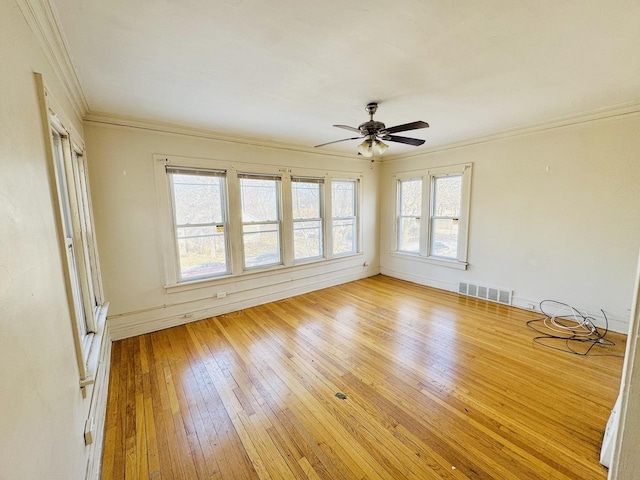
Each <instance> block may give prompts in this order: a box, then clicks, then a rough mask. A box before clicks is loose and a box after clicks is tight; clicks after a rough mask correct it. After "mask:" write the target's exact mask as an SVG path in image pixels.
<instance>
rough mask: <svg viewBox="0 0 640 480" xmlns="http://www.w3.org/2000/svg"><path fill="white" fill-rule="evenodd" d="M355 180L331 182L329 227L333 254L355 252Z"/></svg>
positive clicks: (356, 223) (356, 209) (356, 220)
mask: <svg viewBox="0 0 640 480" xmlns="http://www.w3.org/2000/svg"><path fill="white" fill-rule="evenodd" d="M357 212H358V206H357V181H355V180H333V181H332V182H331V227H332V247H333V252H332V253H333V255H348V254H352V253H356V252H357V231H358V217H357V214H358V213H357Z"/></svg>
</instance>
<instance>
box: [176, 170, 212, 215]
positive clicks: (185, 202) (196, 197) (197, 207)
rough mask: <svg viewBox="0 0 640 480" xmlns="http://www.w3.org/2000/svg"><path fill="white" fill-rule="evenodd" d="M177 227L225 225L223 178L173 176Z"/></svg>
mask: <svg viewBox="0 0 640 480" xmlns="http://www.w3.org/2000/svg"><path fill="white" fill-rule="evenodd" d="M171 176H172V179H173V202H174V208H175V215H176V225H197V224H202V223H224V215H223V212H222V205H223V203H222V182H223V180H224V179H223V177H211V176H205V175H183V174H171Z"/></svg>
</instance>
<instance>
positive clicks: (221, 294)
mask: <svg viewBox="0 0 640 480" xmlns="http://www.w3.org/2000/svg"><path fill="white" fill-rule="evenodd" d="M226 296H227V292H218V293H216V297H217V298H224V297H226Z"/></svg>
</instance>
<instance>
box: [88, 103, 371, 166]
mask: <svg viewBox="0 0 640 480" xmlns="http://www.w3.org/2000/svg"><path fill="white" fill-rule="evenodd" d="M84 121H85V124H90V123H93V124H96V125H108V126H113V127H126V128H135V129H139V130H147V131H152V132H158V133H168V134H173V135H184V136H189V137H196V138H204V139H208V140H218V141H221V142H228V143H236V144H241V145H250V146H254V147H262V148H273V149H278V150H289V151H293V152H302V153H310V154H313V155H322V156H329V157H333V158H336V157H339V158H347V159H349V160H358V161H362V162H366V163H371V161H372V159H371V158H363V157H362V156H358V155H355V154H352V155H349V154H340V153H336V152H323V151H320V150H317V149H314V148H313V147H307V146H305V145H298V144H292V143H285V142H275V141H272V140H264V139H260V138H254V137H244V136H240V135H230V134H227V133H220V132H215V131H212V130H206V129H201V128H194V127H185V126H182V125H176V124H171V123H162V122H155V121H152V120H142V119H139V118H132V117H126V116H120V115H114V114H110V113H94V112H91V113H88V114H86V115H85V117H84ZM375 160H376V161H377V160H379V159H377V158H376V159H375Z"/></svg>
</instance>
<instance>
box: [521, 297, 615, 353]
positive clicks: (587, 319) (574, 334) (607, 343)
mask: <svg viewBox="0 0 640 480" xmlns="http://www.w3.org/2000/svg"><path fill="white" fill-rule="evenodd" d="M551 309H555V311H556V313H554V314H550V313H549V311H550V310H551ZM540 311H541V312H542V313H543V314H544V317H541V318H534V319H532V320H529V321H527V326H528V327H529V328H530V329H531V330H533V331H534V332H536V333H538V334H540V335H539V336H537V337H534V339H533V341H534V342H535V343H536V344H538V345H541V346H543V347H546V348H551V349H553V350H559V351H561V352H566V353H570V354H572V355H581V356H587V355H591V356H597V357H605V356H607V357H623V355H617V354H609V353H597V354H594V353H592V350H593V348H594V347H595V346H600V347H613V346H615V343H614V342H613V341H612V340H609V339H607V338H605V337H606V335H607V333H608V332H609V319H608V318H607V314H606V313H604V310H600V311H601V312H602V315H603V317H604V320H605V328H604V330H600V329H599V328H598V327H596V326H595V319H594V318H593V317H591V316H588V315H585V314H583V313H582V312H580V311H579V310H578V309H577V308H575V307H572V306H571V305H569V304H566V303H562V302H558V301H555V300H543V301H542V302H540ZM558 341H560V342H561V343H564V347H558V346H554V345H552V344H551V343H553V342H555V343H558ZM578 346H580V348H579V347H578ZM585 348H586V349H585Z"/></svg>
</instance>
